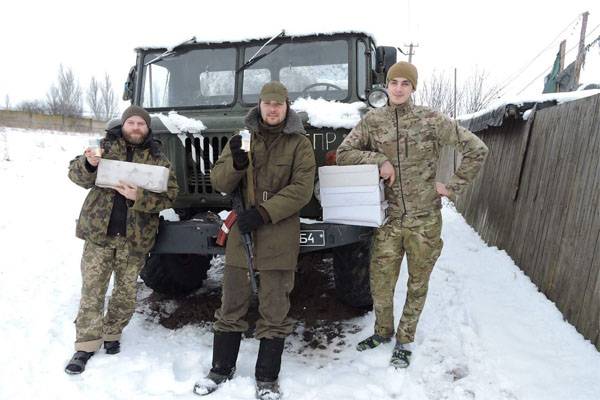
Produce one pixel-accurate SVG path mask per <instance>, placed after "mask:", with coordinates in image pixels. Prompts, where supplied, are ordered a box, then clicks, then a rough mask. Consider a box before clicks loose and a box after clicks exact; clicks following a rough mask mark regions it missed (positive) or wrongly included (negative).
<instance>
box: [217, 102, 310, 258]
mask: <svg viewBox="0 0 600 400" xmlns="http://www.w3.org/2000/svg"><path fill="white" fill-rule="evenodd" d="M258 118H259V111H258V107H255V108H253V109H252V110H250V111H249V113H248V115H247V116H246V119H245V121H244V122H245V124H246V127H247V128H248V129H249V130H250V131H251V132H252V140H251V159H252V164H253V167H252V170H253V181H254V197H255V198H254V199H251V200H250V203H251V204H252V205H254V206H257V207H258V206H261V207H262V208H263V209H264V210H266V212H267V213H268V214H269V218H270V222H269V223H267V224H265V225H263V226H261V227H259V228H258V229H257V230H256V232H254V234H253V238H254V251H255V255H254V256H255V262H256V269H257V270H268V269H271V270H273V269H279V270H282V269H283V270H290V269H294V268H296V264H297V263H298V253H299V251H300V244H299V238H300V218H299V212H300V209H302V207H304V206H305V205H306V204H307V203H308V202H309V201H310V199H311V197H312V193H313V188H314V183H315V154H314V151H313V148H312V145H311V143H310V140H309V139H308V138H307V137H306V136H305V134H304V133H305V132H304V127H303V126H302V120H301V119H300V117H299V116H298V115H297V114H296V113H295V112H294V111H293V110H288V116H287V122H286V124H285V127H284V128H283V132H282V133H280V134H279V135H278V136H277V138H276V139H274V140H273V142H272V143H271V144H270V145H269V146H267V143H266V141H265V139H264V138H263V137H262V135H261V134H260V133H259V126H258ZM246 174H247V171H246V170H242V171H238V170H236V169H235V168H234V167H233V161H232V157H231V151H230V150H229V146H225V148H224V149H223V152H222V153H221V155H220V156H219V159H218V160H217V162H216V163H215V166H214V168H213V170H212V171H211V176H210V178H211V182H212V184H213V187H214V188H215V189H216V190H218V191H220V192H224V193H231V192H233V191H234V190H235V189H236V188H237V187H238V186H239V185H240V183H242V184H243V192H244V195H245V197H246V199H248V196H249V191H248V187H247V179H246ZM225 256H226V260H227V261H226V262H227V265H230V266H235V267H243V268H245V267H246V257H245V250H244V247H243V245H242V241H241V237H240V232H239V230H238V227H237V224H234V225H233V227H232V229H231V232H230V233H229V238H228V239H227V248H226V253H225Z"/></svg>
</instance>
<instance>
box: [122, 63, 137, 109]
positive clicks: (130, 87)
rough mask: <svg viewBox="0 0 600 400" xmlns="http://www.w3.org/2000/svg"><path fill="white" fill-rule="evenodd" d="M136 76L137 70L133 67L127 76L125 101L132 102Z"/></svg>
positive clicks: (124, 90)
mask: <svg viewBox="0 0 600 400" xmlns="http://www.w3.org/2000/svg"><path fill="white" fill-rule="evenodd" d="M135 75H136V68H135V66H133V67H131V69H130V70H129V74H127V80H126V81H125V86H124V88H123V100H125V101H127V100H132V99H133V92H134V89H135Z"/></svg>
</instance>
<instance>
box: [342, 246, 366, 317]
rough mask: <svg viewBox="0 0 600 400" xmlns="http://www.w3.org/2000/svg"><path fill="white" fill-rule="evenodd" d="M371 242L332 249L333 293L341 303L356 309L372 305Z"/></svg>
mask: <svg viewBox="0 0 600 400" xmlns="http://www.w3.org/2000/svg"><path fill="white" fill-rule="evenodd" d="M370 258H371V241H370V240H368V241H360V242H357V243H353V244H350V245H347V246H342V247H337V248H334V249H333V274H334V277H335V292H336V295H337V297H338V299H340V300H341V301H342V302H344V303H346V304H348V305H350V306H352V307H357V308H370V307H371V306H372V305H373V299H372V298H371V288H370V286H369V261H370Z"/></svg>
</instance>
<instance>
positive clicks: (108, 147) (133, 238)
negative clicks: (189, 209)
mask: <svg viewBox="0 0 600 400" xmlns="http://www.w3.org/2000/svg"><path fill="white" fill-rule="evenodd" d="M120 128H121V127H120V126H118V127H116V128H113V129H111V130H109V131H107V134H106V137H105V138H104V139H103V140H102V148H103V150H104V154H103V155H102V157H103V158H106V159H111V160H121V161H125V160H126V157H127V147H126V143H125V140H124V139H123V138H122V136H121V129H120ZM132 161H133V162H136V163H142V164H151V165H160V166H164V167H167V168H170V163H169V161H168V160H167V158H166V157H165V156H164V155H162V154H161V153H160V149H159V144H158V142H156V141H154V140H153V139H152V133H150V134H149V135H148V139H147V140H146V142H145V143H144V144H143V145H140V146H136V147H135V149H134V152H133V160H132ZM88 168H89V165H88V167H86V158H85V155H80V156H77V157H76V158H75V159H73V160H72V161H71V162H70V165H69V179H71V180H72V181H73V182H75V183H76V184H77V185H79V186H81V187H83V188H85V189H91V190H90V192H89V193H88V195H87V197H86V198H85V201H84V203H83V207H82V208H81V213H80V215H79V219H78V221H77V229H76V235H77V237H78V238H80V239H84V240H89V241H91V242H93V243H95V244H97V245H100V246H102V245H104V244H106V243H107V240H108V237H107V234H106V232H107V228H108V223H109V220H110V215H111V212H112V207H113V197H114V196H115V193H117V192H116V191H115V190H113V189H108V188H101V187H98V186H95V185H94V182H95V180H96V171H95V170H93V171H91V168H90V169H88ZM177 190H178V188H177V181H176V179H175V174H174V173H173V170H172V169H171V171H170V177H169V183H168V188H167V192H165V193H154V192H150V191H147V190H145V189H142V188H139V189H138V193H137V200H136V201H135V202H131V201H130V200H127V206H128V210H127V221H126V235H127V241H128V243H129V246H130V251H131V252H132V254H135V255H139V256H144V255H146V254H147V253H148V252H149V251H150V249H151V248H152V246H153V245H154V241H155V239H156V232H157V230H158V213H159V212H160V211H162V210H164V209H165V208H169V207H171V204H172V202H173V200H174V199H175V197H176V195H177Z"/></svg>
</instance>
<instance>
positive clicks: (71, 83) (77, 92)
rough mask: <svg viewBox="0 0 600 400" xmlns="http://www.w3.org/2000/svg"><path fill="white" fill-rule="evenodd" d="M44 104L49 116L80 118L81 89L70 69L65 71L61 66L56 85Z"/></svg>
mask: <svg viewBox="0 0 600 400" xmlns="http://www.w3.org/2000/svg"><path fill="white" fill-rule="evenodd" d="M46 103H47V106H48V110H49V112H50V114H54V115H64V116H67V117H80V116H81V115H82V114H83V101H82V93H81V87H79V83H77V81H76V79H75V75H74V74H73V71H72V70H71V68H67V69H66V70H65V69H64V68H63V66H62V64H61V66H60V68H59V70H58V77H57V82H56V85H52V86H51V87H50V90H48V94H47V95H46Z"/></svg>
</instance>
